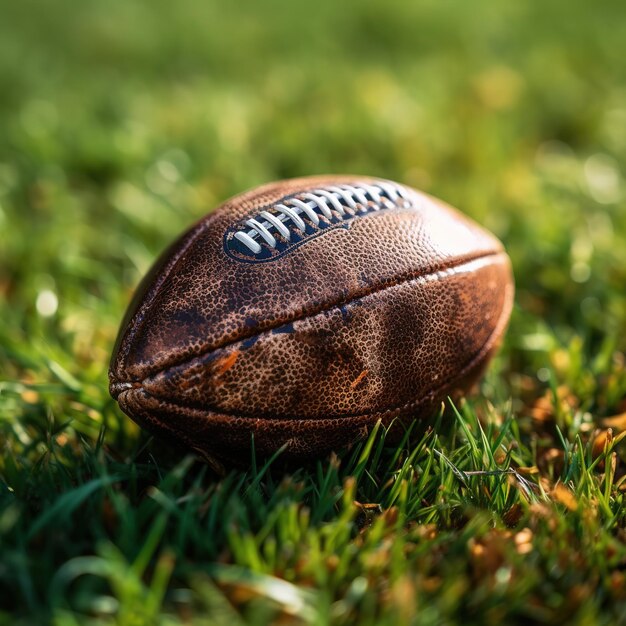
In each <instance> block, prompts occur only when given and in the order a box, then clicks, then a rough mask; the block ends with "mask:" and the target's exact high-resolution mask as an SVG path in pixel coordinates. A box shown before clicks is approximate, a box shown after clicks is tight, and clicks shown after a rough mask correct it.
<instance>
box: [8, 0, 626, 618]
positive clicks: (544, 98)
mask: <svg viewBox="0 0 626 626" xmlns="http://www.w3.org/2000/svg"><path fill="white" fill-rule="evenodd" d="M0 16H1V18H0V377H1V380H2V381H3V382H1V383H0V385H1V387H0V446H1V448H2V450H3V455H4V458H3V460H2V461H0V470H2V474H1V475H2V476H3V477H4V478H3V484H4V487H3V489H5V492H4V495H3V500H2V502H3V503H4V505H5V506H6V507H7V508H6V511H9V513H6V511H5V513H4V514H0V533H1V532H2V531H3V529H4V530H6V532H7V533H9V534H7V535H6V537H9V536H12V537H13V539H12V540H11V541H14V540H15V539H14V535H10V532H13V530H14V528H15V527H16V525H19V524H20V523H23V524H24V525H27V524H28V523H29V522H28V521H27V520H29V519H31V521H32V517H31V518H29V517H28V516H29V515H35V513H37V512H38V511H40V510H41V508H42V507H43V508H44V509H45V505H44V504H41V502H40V500H42V501H45V502H47V503H48V505H50V506H53V504H54V498H53V497H52V496H53V494H55V493H56V492H57V491H58V492H63V488H60V487H59V486H58V484H57V483H56V482H55V481H54V480H52V479H51V482H50V483H49V484H48V483H47V482H46V480H43V479H37V480H39V481H40V482H37V480H35V479H34V478H33V476H35V475H37V472H38V471H39V470H38V468H39V469H41V467H42V464H43V465H46V463H44V462H43V461H42V459H48V457H47V456H46V455H48V454H50V451H51V450H52V449H53V448H54V445H57V444H58V434H59V433H60V432H62V435H63V437H64V439H63V440H62V442H61V444H59V445H70V446H74V447H75V448H76V447H77V448H80V446H81V445H85V446H87V447H90V448H93V447H95V448H96V449H97V446H98V445H99V444H97V442H98V437H99V435H100V433H102V432H103V431H101V427H102V425H103V424H105V425H106V427H107V429H106V432H105V434H104V435H103V436H104V441H105V442H106V445H107V446H109V450H112V451H115V452H116V453H117V454H119V458H120V459H123V458H131V457H132V455H133V454H134V453H135V452H136V450H137V449H138V446H140V445H141V441H140V440H139V439H138V437H139V435H138V431H137V429H136V428H135V427H134V426H133V425H132V424H130V422H129V421H128V420H126V418H124V417H123V416H122V415H121V414H120V413H119V412H118V411H117V409H116V408H115V407H114V406H113V403H112V402H111V401H110V400H109V398H108V393H107V382H106V369H107V365H108V358H109V354H110V351H111V348H112V344H113V341H114V339H115V335H116V332H117V327H118V324H119V321H120V319H121V316H122V314H123V311H124V309H125V306H126V304H127V302H128V301H129V299H130V295H131V293H132V289H133V288H134V286H135V285H136V284H137V282H138V280H139V278H140V277H141V275H142V274H143V273H144V272H145V271H146V270H147V269H148V267H149V265H150V264H151V262H152V261H153V259H154V258H155V256H156V255H157V254H158V252H159V251H160V250H162V249H163V248H164V246H165V245H166V244H167V243H168V242H169V241H171V240H172V238H173V237H174V236H175V235H176V234H177V233H179V232H180V231H182V230H183V229H184V228H185V227H187V226H188V225H189V224H190V223H192V222H193V221H194V220H196V219H198V218H199V217H200V216H202V215H203V214H204V213H205V212H207V211H208V210H210V209H211V208H212V207H214V206H215V205H217V204H218V203H219V202H221V201H222V200H224V199H225V198H227V197H228V196H230V195H233V194H235V193H238V192H240V191H242V190H244V189H247V188H250V187H253V186H255V185H258V184H260V183H263V182H267V181H270V180H274V179H279V178H284V177H291V176H301V175H309V174H315V173H341V172H347V173H363V174H370V175H375V176H382V177H388V178H391V179H394V180H397V181H400V182H404V183H407V184H410V185H413V186H416V187H418V188H420V189H423V190H424V191H427V192H429V193H431V194H433V195H436V196H438V197H441V198H442V199H444V200H446V201H448V202H450V203H451V204H453V205H455V206H457V207H459V208H460V209H462V210H463V211H465V212H467V213H468V214H470V215H471V216H473V217H474V218H476V219H477V220H478V221H479V222H481V223H483V224H485V225H486V226H487V227H488V228H490V229H492V230H493V231H494V232H495V233H496V234H497V235H498V236H499V237H500V238H501V239H502V240H503V241H504V243H505V245H506V247H507V249H508V250H509V252H510V254H511V257H512V260H513V264H514V268H515V274H516V280H517V296H516V310H515V312H514V316H513V320H512V323H511V328H510V332H509V335H508V337H507V341H506V345H505V346H504V350H503V353H502V356H501V357H500V358H499V360H498V362H497V364H496V367H495V368H494V369H493V370H492V373H491V375H490V377H489V378H488V379H487V381H486V383H485V384H484V385H483V395H484V396H485V397H486V398H488V399H489V400H490V401H491V402H493V403H494V404H495V406H496V407H500V408H499V409H498V411H500V412H505V408H504V407H509V408H510V410H512V412H513V414H514V415H515V416H516V417H518V418H519V419H520V420H522V423H523V419H524V417H528V416H529V415H530V414H531V413H532V410H531V409H532V407H533V406H534V405H533V403H535V402H537V401H538V399H540V398H541V397H542V395H543V394H544V392H545V391H546V389H548V388H549V387H550V385H552V387H553V388H554V389H556V388H557V387H558V388H559V389H561V390H563V389H565V392H560V393H561V396H562V395H563V394H566V395H567V397H568V398H569V399H570V400H569V404H568V405H567V407H569V408H567V407H566V408H565V409H564V408H563V407H562V406H561V407H560V408H559V410H555V411H556V413H557V415H558V416H559V420H560V421H559V423H558V425H559V426H560V428H561V430H562V432H563V433H564V436H565V437H566V438H568V441H574V440H575V439H576V437H577V436H579V435H580V434H581V433H583V434H584V433H585V432H586V433H589V432H590V430H591V429H592V428H593V426H594V425H595V424H597V423H598V420H600V419H601V418H604V417H606V416H611V415H615V414H620V413H622V412H624V411H626V405H625V402H624V397H625V395H626V380H625V374H624V367H625V366H624V351H625V349H626V339H625V335H626V333H625V331H626V297H625V296H624V285H625V284H626V245H625V244H626V203H625V193H626V183H625V180H624V174H625V172H624V163H625V157H626V55H625V54H624V42H625V41H626V8H625V6H624V4H623V3H622V2H618V1H616V0H607V1H603V2H601V3H583V2H571V1H565V0H555V1H552V2H548V3H530V2H522V1H517V0H503V1H502V2H498V3H494V2H488V1H487V0H475V1H473V2H453V1H435V0H425V1H422V2H404V1H400V0H390V1H388V2H385V3H380V2H374V1H372V0H363V1H360V2H332V1H331V0H318V2H316V3H314V4H311V5H305V4H301V3H294V2H286V1H279V0H266V1H264V2H253V1H252V0H242V1H240V2H237V3H218V2H214V1H208V2H199V1H197V2H196V1H192V0H179V1H178V2H175V3H173V2H166V1H165V0H152V1H150V2H148V1H147V0H146V1H132V2H131V1H128V0H110V1H108V2H104V1H102V0H84V1H82V2H80V3H77V2H71V1H70V0H57V1H54V2H52V1H50V2H39V1H35V0H20V2H9V1H7V0H0ZM561 396H559V398H561ZM555 398H556V396H555ZM557 400H558V398H557V399H555V400H554V402H555V403H556V404H559V402H558V401H557ZM559 406H560V405H559ZM529 407H530V408H529ZM535 408H536V407H535ZM563 411H565V413H563ZM568 411H569V412H568ZM535 417H536V416H535ZM581 429H582V430H581ZM529 430H530V428H529ZM555 436H556V435H555ZM528 437H531V435H528ZM527 441H530V442H531V443H529V444H528V445H529V446H530V448H533V445H535V444H532V439H528V440H527ZM51 442H52V443H51ZM535 443H536V442H535ZM531 444H532V445H531ZM530 448H529V449H530ZM533 449H536V446H535V448H533ZM111 454H113V452H111ZM124 455H128V456H126V457H125V456H124ZM9 459H12V460H11V461H9ZM48 460H49V459H48ZM57 460H58V459H57ZM46 462H47V461H46ZM59 462H60V463H61V465H64V466H65V467H66V475H67V477H68V480H69V483H74V481H77V483H78V484H79V485H80V483H81V480H82V479H81V478H80V477H78V476H76V471H77V470H76V468H75V467H74V468H73V467H72V462H71V461H68V460H67V459H65V460H63V461H59ZM47 471H51V470H49V468H48V470H47ZM33 480H34V481H35V483H36V485H37V486H36V487H35V488H33V489H34V490H33V489H31V491H29V489H30V487H29V483H30V482H31V481H33ZM69 483H68V484H69ZM18 485H21V486H22V491H21V494H20V498H18V499H20V502H22V504H20V506H19V507H18V508H14V509H12V508H11V507H13V506H14V505H15V506H17V504H15V497H16V496H15V494H16V493H18V492H20V489H19V488H18ZM42 485H47V487H45V489H48V490H49V495H50V497H49V498H48V499H47V500H46V498H43V496H42V493H43V491H45V489H44V487H42ZM37 489H40V491H37ZM55 490H56V491H55ZM12 494H13V495H12ZM57 495H58V493H57ZM24 502H31V504H32V506H31V505H30V504H24ZM21 507H23V508H21ZM29 507H30V508H29ZM11 511H19V513H11ZM28 511H29V512H30V513H27V512H28ZM20 516H23V517H20ZM67 533H68V534H67V536H66V537H65V538H64V541H66V542H71V540H72V537H76V536H77V534H78V535H79V536H82V535H80V533H79V531H78V530H77V529H76V527H72V526H71V525H70V526H69V527H68V528H67ZM7 541H8V539H7ZM89 541H90V540H89V539H85V542H86V543H84V544H83V545H81V546H80V548H76V549H74V548H72V549H69V548H68V551H67V553H64V551H63V549H60V550H59V553H58V554H55V555H48V557H46V558H47V559H48V560H47V561H46V565H45V566H42V570H41V571H42V572H48V573H50V572H52V571H55V568H57V567H58V566H59V564H60V563H62V562H63V559H64V558H69V556H75V555H77V554H90V553H91V552H92V551H93V547H92V546H91V545H89V543H88V542H89ZM0 546H2V544H0ZM3 547H4V554H5V555H6V554H8V553H9V548H8V545H7V544H6V543H5V545H4V546H3ZM22 548H23V552H21V553H20V554H22V555H30V554H32V546H31V547H29V546H28V545H27V543H25V544H24V546H22ZM63 555H64V556H63ZM1 558H2V555H1V554H0V559H1ZM25 558H26V557H25ZM235 561H236V559H235ZM8 562H9V560H5V562H4V565H2V564H1V563H0V578H2V577H4V578H6V577H7V576H8V574H7V572H8V571H9V570H10V567H9V565H7V563H8ZM31 566H32V567H33V568H34V570H36V569H37V563H36V560H35V562H34V563H31V564H30V565H28V566H24V567H25V569H24V574H23V575H24V576H26V577H28V576H35V578H36V575H35V574H33V573H32V570H29V568H30V567H31ZM11 567H14V565H13V566H11ZM46 568H47V569H46ZM11 571H13V570H11ZM3 572H4V573H3ZM29 572H30V573H29ZM41 576H42V580H40V581H39V582H35V583H33V584H34V587H33V588H32V590H31V597H30V599H29V600H28V602H26V601H25V600H24V598H21V599H20V601H19V602H18V601H17V600H16V601H15V603H16V606H17V605H18V604H19V605H21V607H22V608H23V609H24V610H25V611H27V610H31V609H32V610H34V609H33V607H39V609H41V606H42V603H43V602H44V600H43V599H42V598H41V597H40V596H38V594H41V593H43V591H42V590H44V589H45V588H46V580H45V575H44V574H43V573H42V574H41ZM9 578H10V576H9ZM9 588H11V587H9ZM26 588H28V585H27V586H26ZM15 593H17V592H15ZM18 595H19V594H18ZM26 595H27V596H28V594H26ZM16 597H17V596H16ZM16 606H15V607H14V608H16ZM24 607H26V608H24ZM39 609H38V610H39ZM68 619H69V618H68ZM67 623H71V622H67Z"/></svg>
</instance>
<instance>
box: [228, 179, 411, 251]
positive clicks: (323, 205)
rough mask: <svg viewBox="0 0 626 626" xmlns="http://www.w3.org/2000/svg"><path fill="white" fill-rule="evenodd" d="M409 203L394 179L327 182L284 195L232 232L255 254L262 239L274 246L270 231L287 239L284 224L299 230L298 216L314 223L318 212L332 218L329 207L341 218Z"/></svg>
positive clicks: (406, 193) (299, 218) (289, 232)
mask: <svg viewBox="0 0 626 626" xmlns="http://www.w3.org/2000/svg"><path fill="white" fill-rule="evenodd" d="M410 205H411V202H410V195H409V192H408V191H407V190H406V189H405V188H404V187H402V186H401V185H398V184H396V183H391V182H388V181H376V182H374V183H358V184H355V185H330V186H328V187H323V188H319V189H314V190H313V191H307V192H305V193H300V194H298V196H297V197H291V198H287V199H286V200H283V201H282V202H279V203H277V204H275V205H273V206H272V207H271V208H270V209H269V210H268V211H261V212H260V213H259V214H258V215H257V216H256V217H253V218H250V219H249V220H246V221H245V224H246V226H248V227H249V229H250V230H248V231H244V230H240V231H238V232H236V233H235V235H234V236H235V238H236V239H238V240H239V241H240V242H241V243H242V244H243V245H244V246H246V248H248V250H250V252H252V253H253V254H258V253H259V252H261V250H262V248H261V245H260V243H259V241H263V242H265V243H266V244H267V245H268V246H269V247H270V248H275V247H276V245H277V243H278V242H277V240H276V237H274V234H273V233H272V231H273V232H274V233H279V234H280V235H281V236H282V237H284V238H285V239H286V240H287V241H291V231H290V230H289V228H288V225H289V226H290V227H292V228H296V229H297V230H299V231H300V232H302V233H303V232H304V231H305V229H306V224H305V222H304V220H303V219H302V217H301V216H304V217H306V218H308V219H309V220H310V221H311V222H313V224H314V225H315V226H318V225H319V223H320V215H323V216H324V217H326V218H327V219H332V218H333V213H332V210H333V209H334V210H335V211H336V213H337V214H338V217H339V218H341V219H343V218H348V217H353V216H354V215H355V214H357V213H366V212H368V211H371V210H379V209H381V208H386V209H389V208H395V207H408V206H410ZM289 222H290V224H289Z"/></svg>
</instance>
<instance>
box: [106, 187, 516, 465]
mask: <svg viewBox="0 0 626 626" xmlns="http://www.w3.org/2000/svg"><path fill="white" fill-rule="evenodd" d="M512 300H513V279H512V274H511V265H510V261H509V258H508V256H507V255H506V253H505V252H504V249H503V247H502V245H501V243H500V242H499V241H498V240H497V239H496V238H495V237H494V236H493V235H491V234H490V233H489V232H487V231H486V230H484V229H483V228H481V227H480V226H478V225H477V224H476V223H474V222H473V221H471V220H470V219H468V218H467V217H465V216H463V215H461V214H460V213H459V212H457V211H456V210H454V209H452V208H451V207H449V206H448V205H446V204H444V203H442V202H440V201H439V200H436V199H434V198H432V197H430V196H428V195H425V194H423V193H420V192H418V191H415V190H413V189H411V188H409V187H406V186H403V185H400V184H398V183H394V182H391V181H388V180H380V179H376V178H368V177H363V176H347V175H346V176H322V177H311V178H298V179H293V180H286V181H281V182H276V183H271V184H268V185H264V186H262V187H259V188H257V189H254V190H252V191H248V192H246V193H243V194H241V195H238V196H236V197H234V198H232V199H231V200H229V201H227V202H225V203H224V204H222V205H221V206H220V207H219V208H217V209H216V210H214V211H212V212H211V213H209V214H208V215H207V216H206V217H204V218H203V219H201V220H200V221H199V222H198V223H197V224H196V225H195V226H193V227H192V228H191V229H190V230H189V231H187V232H186V233H185V234H184V235H182V236H181V237H180V238H179V239H178V240H177V241H176V242H175V243H174V244H173V245H172V246H171V247H170V248H169V250H167V251H166V252H165V254H164V255H163V256H162V257H161V258H160V260H159V261H158V262H157V263H156V264H155V266H154V267H153V268H152V270H151V271H150V273H149V274H148V275H147V276H146V277H145V279H144V280H143V282H142V284H141V285H140V287H139V288H138V290H137V292H136V294H135V297H134V299H133V302H132V303H131V305H130V307H129V310H128V312H127V314H126V318H125V320H124V322H123V323H122V327H121V330H120V334H119V337H118V340H117V344H116V347H115V350H114V354H113V358H112V362H111V367H110V372H109V378H110V391H111V394H112V395H113V397H114V398H116V399H117V401H118V402H119V405H120V407H121V408H122V410H123V411H124V412H125V413H126V414H127V415H129V416H130V417H131V418H132V419H133V420H135V421H136V422H137V423H138V424H140V425H141V426H143V427H145V428H146V429H148V430H149V431H151V432H153V433H154V434H156V435H160V436H162V437H165V438H166V439H169V440H170V441H176V442H178V443H183V444H184V445H185V446H187V447H188V448H191V449H193V450H195V451H197V452H199V453H200V454H202V455H203V456H205V457H207V458H212V459H222V460H224V459H242V458H245V457H246V455H248V456H249V454H250V450H251V449H252V448H253V449H254V450H255V452H256V453H257V454H260V455H262V456H267V455H269V454H272V453H273V452H275V451H276V450H278V449H279V448H283V451H282V454H283V455H284V456H286V457H287V458H289V457H290V458H298V459H300V458H303V459H304V458H311V457H316V456H320V455H323V454H325V453H327V452H329V451H331V450H337V449H340V448H342V447H344V446H346V445H347V444H350V443H352V442H354V441H356V440H358V439H359V438H361V437H363V436H364V435H366V434H367V432H368V431H369V430H370V429H371V428H372V427H373V426H374V425H375V424H376V423H377V421H378V420H381V421H382V423H383V424H384V425H390V424H392V423H394V424H395V425H396V426H406V425H408V424H410V423H411V422H412V421H413V420H416V419H420V418H424V417H426V416H428V415H430V414H432V413H433V412H435V411H437V410H438V409H439V407H440V406H441V402H442V401H443V400H445V399H446V397H448V396H452V397H457V396H458V395H459V394H461V393H463V392H466V391H467V390H468V389H469V388H470V387H471V386H472V384H473V383H474V382H475V381H476V379H477V378H478V377H479V375H480V374H481V372H482V371H483V369H484V367H485V365H486V363H487V362H488V360H489V358H490V357H491V356H492V355H493V353H494V351H495V350H496V348H497V346H498V343H499V341H500V339H501V337H502V335H503V332H504V330H505V327H506V325H507V322H508V318H509V315H510V312H511V306H512Z"/></svg>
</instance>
